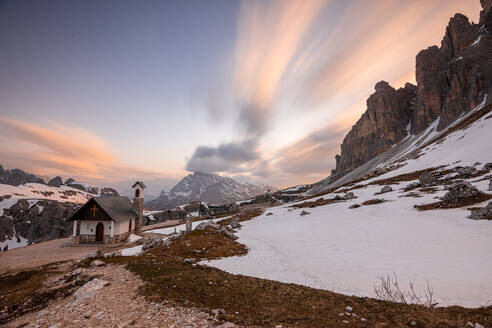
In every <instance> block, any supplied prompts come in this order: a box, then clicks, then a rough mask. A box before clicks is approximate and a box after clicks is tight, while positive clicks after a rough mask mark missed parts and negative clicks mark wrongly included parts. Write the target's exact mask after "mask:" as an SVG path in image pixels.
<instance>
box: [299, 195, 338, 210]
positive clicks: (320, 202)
mask: <svg viewBox="0 0 492 328" xmlns="http://www.w3.org/2000/svg"><path fill="white" fill-rule="evenodd" d="M342 201H344V200H343V199H342V198H341V197H339V196H338V197H335V198H330V199H325V198H323V197H322V198H318V199H316V200H314V201H305V202H302V203H298V204H294V205H292V206H291V207H294V208H306V207H310V208H313V207H318V206H324V205H329V204H334V203H339V202H342Z"/></svg>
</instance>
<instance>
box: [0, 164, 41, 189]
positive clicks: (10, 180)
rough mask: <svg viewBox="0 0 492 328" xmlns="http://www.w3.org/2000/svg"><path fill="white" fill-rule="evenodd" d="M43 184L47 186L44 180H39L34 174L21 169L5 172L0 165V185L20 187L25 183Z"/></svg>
mask: <svg viewBox="0 0 492 328" xmlns="http://www.w3.org/2000/svg"><path fill="white" fill-rule="evenodd" d="M31 182H34V183H42V184H46V183H45V182H44V180H43V179H41V178H38V177H37V176H35V175H34V174H29V173H26V172H24V171H22V170H20V169H11V170H5V169H4V168H3V166H2V165H0V183H1V184H8V185H12V186H19V185H21V184H24V183H31Z"/></svg>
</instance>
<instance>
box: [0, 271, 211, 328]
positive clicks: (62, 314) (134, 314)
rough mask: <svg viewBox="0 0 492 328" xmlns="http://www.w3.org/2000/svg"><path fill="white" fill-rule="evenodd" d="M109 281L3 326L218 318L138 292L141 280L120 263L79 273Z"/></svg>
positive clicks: (204, 322) (188, 322)
mask: <svg viewBox="0 0 492 328" xmlns="http://www.w3.org/2000/svg"><path fill="white" fill-rule="evenodd" d="M81 274H83V275H89V276H91V277H98V278H99V279H103V280H105V281H107V282H109V285H107V286H105V287H103V288H102V289H100V290H99V291H98V292H97V294H96V295H95V296H92V297H87V298H85V299H79V300H77V301H76V300H75V297H74V296H69V297H67V298H65V299H62V300H56V301H54V302H52V303H51V304H49V305H48V306H47V307H46V308H44V309H43V310H41V311H38V312H32V313H28V314H26V315H24V316H22V317H20V318H18V319H16V320H15V321H13V322H10V323H9V324H7V326H6V327H20V326H23V327H58V328H61V327H81V328H82V327H84V328H86V327H87V328H88V327H119V328H124V327H214V326H217V324H218V323H217V321H215V320H214V318H213V317H212V316H211V315H210V314H208V313H206V312H202V311H200V310H198V309H196V308H183V307H173V306H171V305H169V304H167V303H166V302H164V303H153V302H150V301H148V300H146V299H145V298H144V297H143V296H139V295H138V289H139V288H140V286H141V285H142V284H143V282H142V280H140V279H139V278H138V277H137V276H135V275H134V274H132V273H131V272H130V271H128V270H126V269H125V268H124V267H123V266H120V265H112V264H110V265H107V266H103V267H98V268H89V269H84V271H83V272H82V273H81Z"/></svg>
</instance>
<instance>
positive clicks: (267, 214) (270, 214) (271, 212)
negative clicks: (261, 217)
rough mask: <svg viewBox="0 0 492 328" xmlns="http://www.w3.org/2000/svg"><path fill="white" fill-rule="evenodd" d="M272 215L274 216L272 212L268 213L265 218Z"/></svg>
mask: <svg viewBox="0 0 492 328" xmlns="http://www.w3.org/2000/svg"><path fill="white" fill-rule="evenodd" d="M270 215H273V213H272V212H268V213H267V214H265V216H270Z"/></svg>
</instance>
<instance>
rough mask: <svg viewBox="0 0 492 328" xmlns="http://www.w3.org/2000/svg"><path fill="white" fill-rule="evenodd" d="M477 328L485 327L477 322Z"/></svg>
mask: <svg viewBox="0 0 492 328" xmlns="http://www.w3.org/2000/svg"><path fill="white" fill-rule="evenodd" d="M475 328H485V327H484V326H482V325H481V324H479V323H478V322H475Z"/></svg>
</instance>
